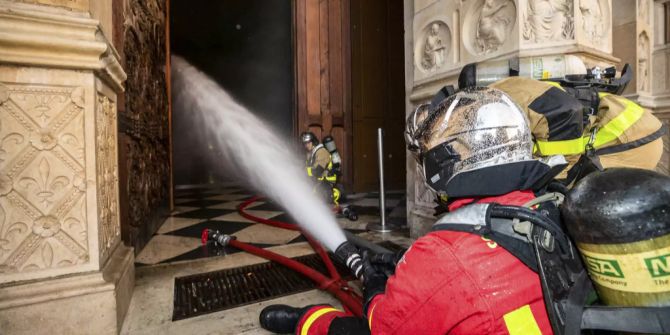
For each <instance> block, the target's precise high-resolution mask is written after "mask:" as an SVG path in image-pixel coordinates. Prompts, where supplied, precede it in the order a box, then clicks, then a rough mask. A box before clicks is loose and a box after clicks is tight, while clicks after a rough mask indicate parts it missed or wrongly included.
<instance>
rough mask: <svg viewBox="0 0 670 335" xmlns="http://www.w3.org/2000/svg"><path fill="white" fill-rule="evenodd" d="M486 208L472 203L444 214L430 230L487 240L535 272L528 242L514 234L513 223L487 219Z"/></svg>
mask: <svg viewBox="0 0 670 335" xmlns="http://www.w3.org/2000/svg"><path fill="white" fill-rule="evenodd" d="M490 206H491V204H473V205H469V206H466V207H463V208H461V209H459V210H457V211H454V212H450V213H447V214H446V215H445V216H443V217H442V218H441V219H440V220H439V221H438V222H437V223H436V224H435V225H433V228H432V231H442V230H449V231H459V232H465V233H471V234H475V235H479V236H482V237H486V238H490V239H491V240H493V241H494V242H496V243H498V245H500V246H501V247H502V248H504V249H505V250H507V251H508V252H509V253H511V254H512V255H513V256H515V257H516V258H518V259H519V260H520V261H521V262H522V263H524V264H525V265H526V266H528V267H529V268H530V269H531V270H533V271H535V272H537V260H536V258H535V254H534V253H533V248H532V245H531V244H530V242H529V241H528V239H527V238H525V237H524V236H522V235H520V234H518V233H517V232H515V231H514V222H513V220H510V219H502V218H491V217H490V214H489V208H490Z"/></svg>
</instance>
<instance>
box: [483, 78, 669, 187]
mask: <svg viewBox="0 0 670 335" xmlns="http://www.w3.org/2000/svg"><path fill="white" fill-rule="evenodd" d="M489 86H490V87H493V88H496V89H499V90H501V91H503V92H505V93H507V94H508V95H509V96H510V97H511V98H512V100H514V102H516V103H517V104H518V105H519V106H520V107H521V108H522V110H523V111H524V112H525V113H526V115H527V116H528V119H529V122H530V129H531V131H532V133H533V137H534V140H535V148H534V151H535V155H536V156H540V157H548V156H553V155H564V156H565V157H566V159H567V160H568V162H569V163H570V165H569V167H568V168H567V169H566V170H565V171H564V172H563V173H562V174H561V175H560V176H559V177H560V178H566V179H568V181H572V180H575V179H580V178H581V177H583V176H584V175H586V174H587V173H588V172H589V171H591V170H595V169H599V170H602V169H606V168H609V167H633V168H641V169H647V170H654V169H655V168H656V165H657V164H658V162H659V161H660V159H661V155H662V153H663V139H662V138H661V137H662V136H663V135H664V134H665V133H666V131H667V129H666V127H664V126H663V124H662V123H661V121H659V120H658V119H657V118H656V117H655V116H654V115H653V114H651V112H650V111H649V110H646V109H644V108H642V107H640V106H639V105H638V104H636V103H635V102H633V101H630V100H628V99H626V98H624V97H622V96H619V95H615V94H610V93H606V92H599V91H598V90H597V89H596V87H577V88H575V87H562V86H561V85H560V84H559V83H557V82H552V81H539V80H535V79H531V78H527V77H509V78H506V79H503V80H500V81H497V82H495V83H493V84H491V85H489ZM573 167H574V168H573Z"/></svg>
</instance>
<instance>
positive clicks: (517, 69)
mask: <svg viewBox="0 0 670 335" xmlns="http://www.w3.org/2000/svg"><path fill="white" fill-rule="evenodd" d="M616 74H617V71H616V68H615V67H609V68H605V69H601V68H600V67H594V68H591V69H587V68H586V65H584V62H583V61H582V60H581V59H580V58H579V57H577V56H575V55H553V56H541V57H525V58H512V59H509V60H496V61H487V62H481V63H472V64H468V65H466V66H464V67H463V69H462V70H461V73H460V75H459V77H458V87H459V88H460V89H463V88H465V87H472V86H487V85H489V84H492V83H494V82H496V81H498V80H501V79H505V78H507V77H514V76H520V77H528V78H532V79H536V80H544V81H552V82H557V83H559V84H560V85H561V86H562V87H571V88H586V87H589V88H594V89H596V90H597V91H598V92H607V93H612V94H617V95H620V94H621V93H623V91H624V90H625V89H626V85H628V82H630V80H631V79H632V77H633V71H632V70H631V67H630V65H628V64H625V65H624V67H623V69H622V71H621V76H620V77H619V78H616Z"/></svg>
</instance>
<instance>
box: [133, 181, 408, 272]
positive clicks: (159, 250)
mask: <svg viewBox="0 0 670 335" xmlns="http://www.w3.org/2000/svg"><path fill="white" fill-rule="evenodd" d="M250 197H252V193H251V192H248V191H245V190H244V189H242V188H240V187H236V186H229V187H184V188H178V189H177V190H176V191H175V209H174V211H173V212H172V216H170V217H169V218H168V219H167V220H165V223H163V225H162V226H161V227H160V228H159V229H158V231H157V232H156V234H155V235H154V236H153V238H152V239H151V240H150V241H149V243H148V244H147V246H146V247H145V248H144V249H143V250H142V251H141V252H140V253H139V254H138V255H137V257H136V258H135V261H136V263H137V265H138V266H142V265H154V264H162V263H171V262H177V261H186V260H193V259H197V258H203V257H211V256H220V255H225V254H232V253H236V252H239V250H237V249H234V248H229V247H226V248H217V247H214V246H213V245H211V244H210V245H208V246H202V243H201V241H200V235H201V233H202V231H203V229H205V228H209V229H216V230H219V231H221V232H223V233H226V234H231V235H235V236H236V237H237V238H238V239H239V240H241V241H244V242H249V243H251V244H253V245H255V246H258V247H261V248H267V247H271V246H276V245H283V244H291V243H298V242H303V241H305V239H304V238H303V237H302V235H300V233H299V232H296V231H289V230H285V229H279V228H274V227H270V226H267V225H263V224H257V223H254V222H252V221H249V220H247V219H245V218H243V217H242V216H240V215H239V214H238V213H237V206H238V205H239V204H241V203H242V202H243V201H244V200H247V199H249V198H250ZM347 202H348V203H349V204H350V205H351V206H353V208H354V209H355V210H356V211H357V213H358V215H359V220H358V221H354V222H352V221H349V220H347V219H345V218H339V219H338V222H339V223H340V225H341V226H342V227H343V228H344V229H346V230H348V231H351V232H353V233H361V232H364V231H365V227H366V225H367V224H368V223H370V222H374V221H377V222H378V221H379V195H378V193H359V194H353V195H350V196H349V197H348V198H347ZM405 204H406V201H405V194H404V192H389V193H387V195H386V211H387V218H388V222H392V223H394V224H399V225H406V207H405ZM247 212H248V213H249V214H252V215H255V216H258V217H262V218H266V219H274V220H279V221H283V222H289V223H295V221H294V220H293V219H292V218H291V217H290V216H289V215H288V214H286V213H285V212H284V211H283V209H282V208H281V207H279V206H278V205H277V204H275V203H273V202H272V201H269V200H266V201H262V202H256V203H254V204H252V205H251V206H249V207H248V208H247Z"/></svg>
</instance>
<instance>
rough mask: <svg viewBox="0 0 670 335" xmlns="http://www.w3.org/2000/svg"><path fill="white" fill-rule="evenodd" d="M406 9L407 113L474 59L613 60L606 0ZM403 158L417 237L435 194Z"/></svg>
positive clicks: (479, 1)
mask: <svg viewBox="0 0 670 335" xmlns="http://www.w3.org/2000/svg"><path fill="white" fill-rule="evenodd" d="M407 7H409V8H407ZM406 9H409V10H410V13H411V15H409V17H407V20H406V22H405V31H407V32H411V33H408V34H406V42H407V43H408V44H411V48H412V54H411V56H412V57H410V58H409V59H408V61H407V63H406V66H407V70H406V71H405V72H406V74H407V75H406V80H407V91H408V93H409V101H408V106H407V112H408V113H409V112H410V111H412V110H413V109H415V108H416V106H418V105H419V104H421V103H423V102H426V101H427V100H428V99H429V98H430V97H432V95H433V94H434V93H435V92H437V90H438V89H440V88H441V87H442V86H444V85H447V84H455V82H456V79H457V77H458V74H459V73H460V70H461V68H462V67H463V66H464V65H466V64H469V63H473V62H483V61H487V60H498V59H509V58H512V57H530V56H545V55H556V54H572V55H576V56H578V57H580V58H581V59H582V60H583V61H584V63H585V64H586V65H587V66H588V67H592V66H596V65H597V66H611V65H613V64H615V63H617V62H618V59H617V58H615V57H613V56H612V48H613V46H612V1H611V0H558V1H546V0H467V1H465V0H414V1H409V4H406ZM407 161H408V163H407V164H408V166H407V170H408V176H410V177H408V178H410V179H411V178H412V177H413V180H408V183H407V188H408V189H407V194H408V197H411V199H408V210H409V216H408V219H409V225H410V231H411V234H412V236H413V237H417V236H420V235H421V234H423V233H425V232H426V231H427V230H428V228H429V227H430V225H431V224H432V223H433V222H434V221H435V218H434V217H433V216H432V213H433V210H432V207H433V206H434V203H433V198H434V196H433V195H432V194H431V192H430V191H429V190H427V188H426V187H425V186H424V183H423V180H422V179H421V177H420V174H419V173H418V172H417V170H416V168H417V164H416V163H415V162H414V159H413V158H412V157H410V156H408V158H407Z"/></svg>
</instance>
